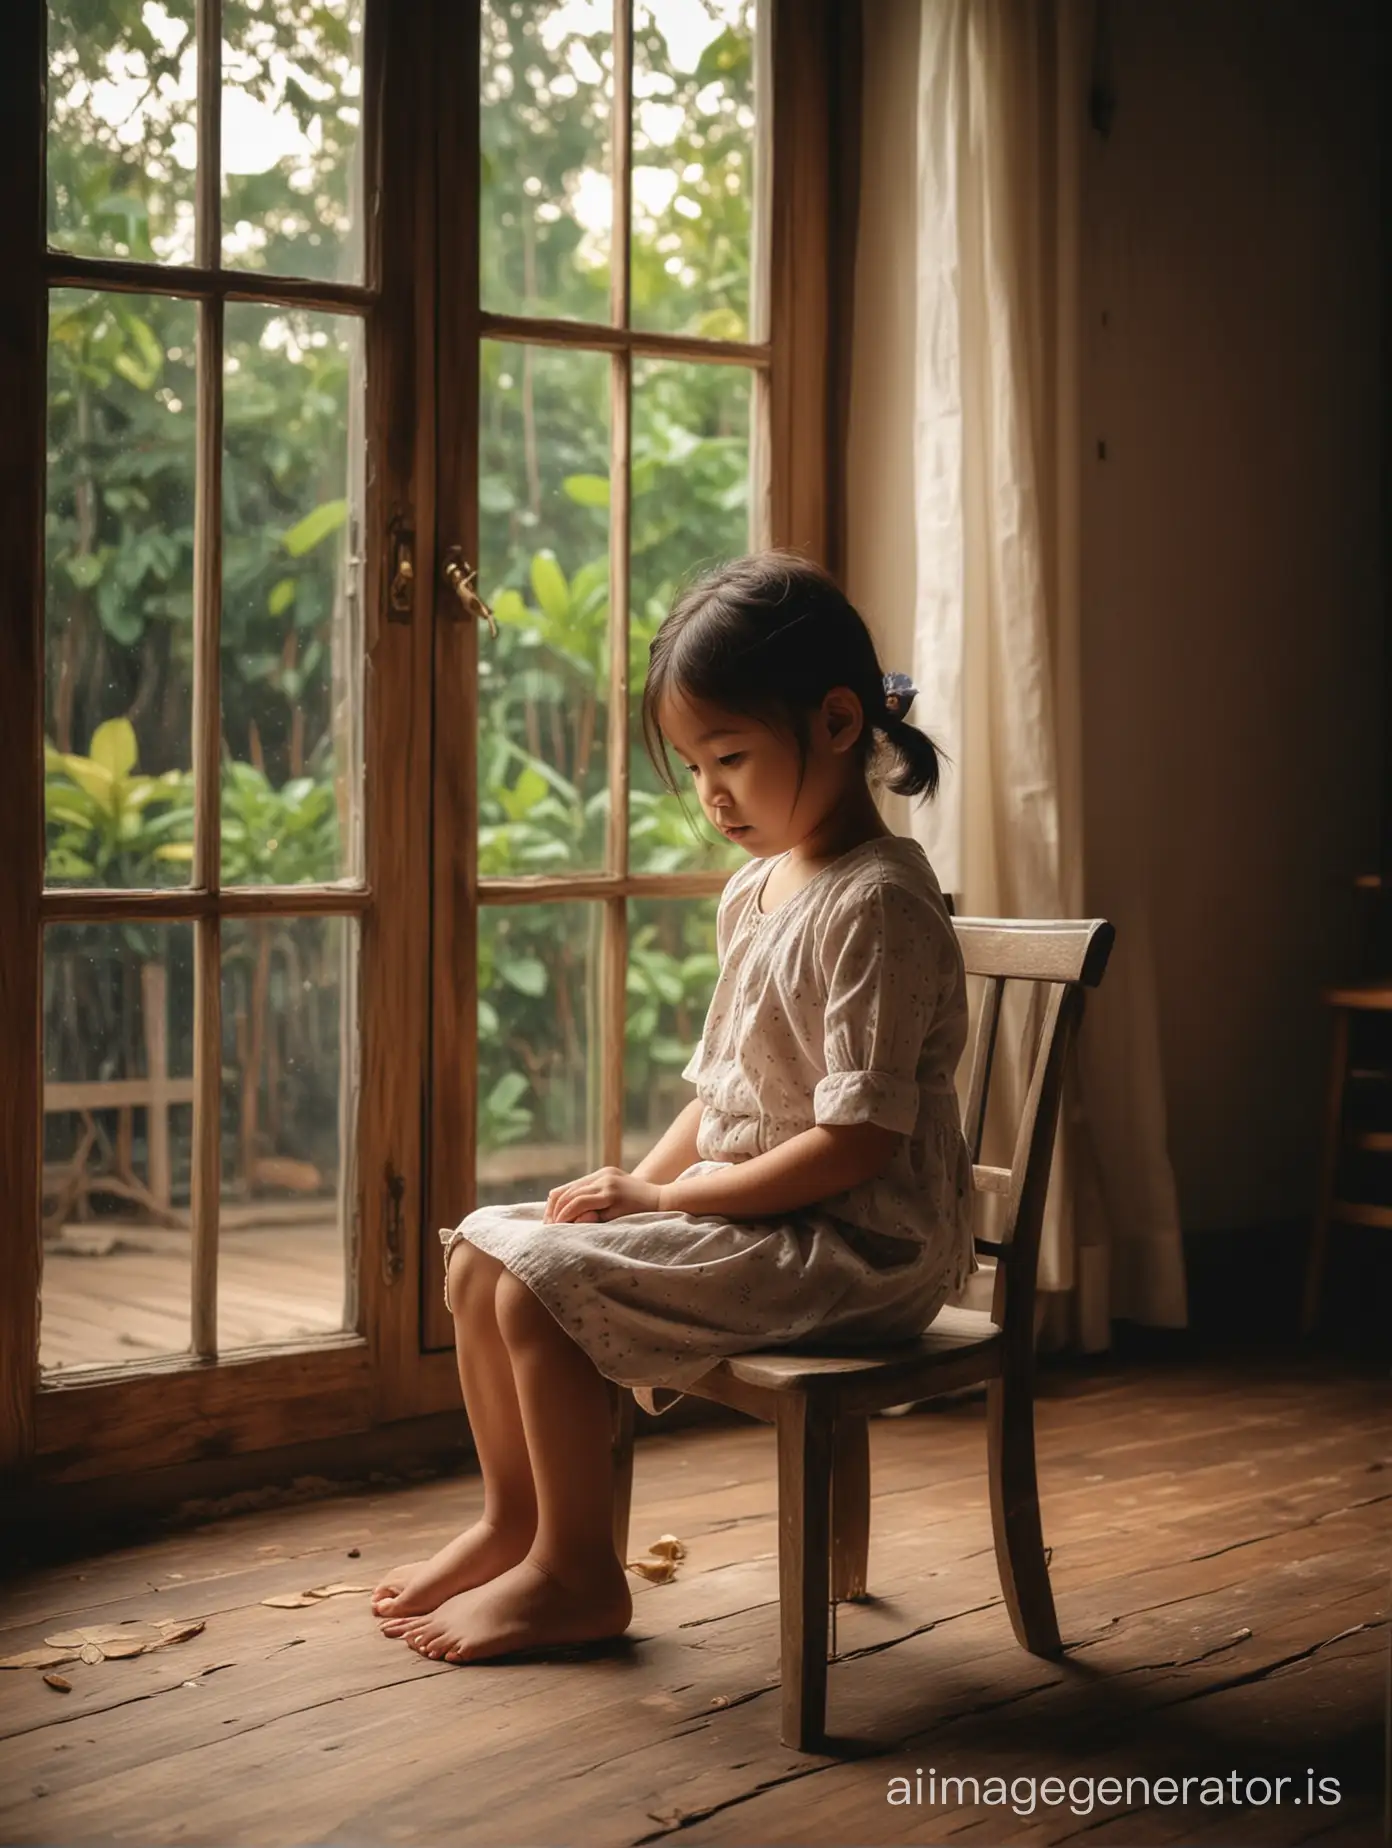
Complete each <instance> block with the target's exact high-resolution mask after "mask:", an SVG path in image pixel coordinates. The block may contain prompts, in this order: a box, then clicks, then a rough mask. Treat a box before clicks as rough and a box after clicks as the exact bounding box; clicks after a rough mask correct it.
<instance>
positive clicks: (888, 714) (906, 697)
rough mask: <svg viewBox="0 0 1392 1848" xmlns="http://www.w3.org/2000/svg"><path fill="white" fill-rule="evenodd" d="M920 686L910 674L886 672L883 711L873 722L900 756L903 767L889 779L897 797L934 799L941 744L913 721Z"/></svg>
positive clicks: (881, 698)
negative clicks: (911, 721) (912, 707)
mask: <svg viewBox="0 0 1392 1848" xmlns="http://www.w3.org/2000/svg"><path fill="white" fill-rule="evenodd" d="M917 697H918V688H917V687H916V686H915V685H914V683H913V682H912V680H910V679H909V677H908V675H907V674H886V675H885V676H884V681H883V690H882V692H881V696H880V700H879V707H880V709H879V711H878V712H876V713H875V714H874V716H873V717H872V718H871V721H870V723H871V724H872V725H873V726H874V728H875V730H876V731H877V732H879V734H880V735H881V737H882V738H883V739H884V741H885V744H886V745H887V746H888V748H889V750H890V751H891V752H892V753H893V754H894V756H895V757H897V758H898V759H899V768H898V769H897V770H896V771H895V772H894V774H893V775H892V776H891V777H889V778H888V779H887V781H888V784H889V787H890V788H891V789H892V790H893V791H894V793H895V795H896V796H924V797H926V798H927V799H928V800H929V801H930V802H931V801H932V799H933V797H934V796H935V795H937V793H938V777H939V773H940V769H941V765H940V763H939V756H940V753H939V751H938V747H937V746H936V745H935V744H934V743H933V740H932V739H931V738H930V737H929V736H928V734H927V732H922V731H920V730H919V729H918V727H917V726H916V725H910V724H909V709H910V707H911V706H912V705H913V703H914V701H915V699H917Z"/></svg>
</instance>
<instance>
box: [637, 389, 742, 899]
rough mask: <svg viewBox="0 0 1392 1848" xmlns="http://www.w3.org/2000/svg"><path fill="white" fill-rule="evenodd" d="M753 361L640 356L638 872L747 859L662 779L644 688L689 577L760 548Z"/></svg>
mask: <svg viewBox="0 0 1392 1848" xmlns="http://www.w3.org/2000/svg"><path fill="white" fill-rule="evenodd" d="M752 377H753V375H752V373H750V372H749V371H748V370H747V369H746V368H745V367H743V366H703V365H692V364H688V363H686V362H682V361H672V360H636V361H635V362H634V367H633V516H632V548H633V549H632V567H631V580H630V582H631V590H630V596H631V600H632V611H631V621H630V629H629V636H630V644H629V686H630V687H631V688H632V690H633V710H632V723H631V727H630V731H631V742H630V761H631V766H632V790H631V793H630V805H629V838H630V844H631V852H630V857H631V862H632V866H633V870H634V871H635V872H652V873H670V872H676V871H679V870H691V869H695V868H699V867H711V866H737V865H739V864H740V863H741V861H742V860H743V859H744V855H743V854H742V853H741V852H740V850H739V848H738V847H736V846H735V845H734V844H733V843H732V842H730V841H727V840H725V839H723V838H722V837H721V836H720V835H718V834H717V833H716V832H715V830H714V829H713V828H712V827H711V826H710V825H709V823H708V822H707V821H706V820H705V818H704V816H703V815H702V814H701V808H700V804H699V803H698V802H697V801H696V799H695V796H694V794H690V793H688V794H686V795H685V797H684V806H683V803H682V802H679V801H678V799H677V798H676V797H675V796H673V795H670V794H667V793H666V792H664V791H663V789H662V786H661V783H660V782H659V780H658V777H657V773H656V771H655V770H654V769H653V767H652V765H651V764H650V763H649V761H648V755H647V751H646V750H645V749H644V746H643V737H642V727H641V722H640V714H639V696H640V692H641V688H642V686H643V682H644V679H645V677H646V674H647V667H648V648H649V645H650V644H651V642H652V638H653V636H654V635H655V634H656V633H657V631H658V628H659V627H660V626H661V623H662V620H663V618H664V617H665V616H666V614H667V612H668V610H669V609H670V608H671V606H672V602H673V599H674V598H675V596H676V594H677V591H678V590H679V589H680V587H681V586H682V584H683V583H685V582H686V581H687V580H688V579H689V578H690V577H691V576H693V575H694V574H695V573H696V572H698V571H699V570H701V569H702V568H703V567H705V566H709V565H713V564H717V563H719V562H720V560H722V559H726V558H737V557H739V556H740V554H741V553H743V552H746V551H747V550H748V549H749V472H750V470H749V416H750V386H751V381H752Z"/></svg>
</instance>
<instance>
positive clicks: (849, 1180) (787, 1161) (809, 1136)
mask: <svg viewBox="0 0 1392 1848" xmlns="http://www.w3.org/2000/svg"><path fill="white" fill-rule="evenodd" d="M688 1108H689V1106H688ZM685 1115H686V1113H685V1112H683V1113H682V1115H681V1116H680V1117H678V1118H677V1121H676V1123H674V1124H673V1125H672V1128H671V1129H670V1130H668V1132H667V1136H664V1138H663V1140H662V1142H661V1143H659V1144H658V1147H657V1148H656V1149H654V1150H653V1154H652V1155H650V1156H649V1157H648V1160H649V1161H651V1160H652V1159H653V1157H654V1156H656V1155H658V1154H659V1153H661V1151H662V1150H663V1149H664V1148H665V1147H666V1144H667V1138H668V1137H670V1136H672V1135H674V1134H675V1132H676V1130H677V1129H678V1128H679V1127H680V1125H681V1124H682V1122H683V1121H684V1120H685ZM899 1140H900V1135H899V1132H898V1131H897V1130H892V1129H883V1128H881V1126H880V1125H879V1124H878V1123H835V1124H819V1125H818V1126H817V1127H816V1128H815V1129H805V1130H803V1132H802V1134H801V1135H798V1136H792V1137H790V1138H789V1140H788V1141H787V1142H780V1143H779V1145H778V1147H777V1148H776V1149H769V1150H768V1152H767V1153H766V1154H763V1155H756V1156H754V1157H753V1159H752V1160H750V1161H742V1162H737V1163H735V1165H734V1166H733V1167H729V1168H723V1169H721V1170H720V1171H719V1172H718V1173H715V1174H694V1175H692V1176H691V1177H690V1178H689V1179H688V1180H685V1181H678V1180H677V1179H676V1178H675V1175H674V1176H673V1177H672V1179H671V1180H670V1181H669V1182H667V1183H666V1184H665V1185H662V1186H660V1187H659V1189H658V1210H659V1211H660V1212H664V1213H669V1212H670V1213H692V1214H702V1213H707V1214H711V1215H713V1216H715V1217H717V1218H720V1219H769V1218H773V1217H775V1216H776V1215H778V1214H781V1213H795V1212H797V1211H798V1210H799V1209H800V1208H801V1207H805V1206H815V1205H816V1204H817V1202H818V1201H821V1200H829V1199H830V1198H831V1197H832V1196H833V1195H834V1194H839V1193H845V1192H846V1190H847V1189H848V1188H851V1187H858V1186H860V1184H861V1183H862V1182H863V1181H868V1180H872V1179H873V1178H874V1176H875V1175H877V1174H879V1173H880V1172H881V1171H882V1170H883V1168H884V1167H885V1166H886V1164H887V1163H888V1161H889V1158H890V1156H891V1155H892V1154H893V1152H894V1146H895V1144H896V1143H897V1142H898V1141H899ZM694 1159H695V1158H694V1157H693V1160H694ZM676 1172H677V1173H680V1172H681V1170H680V1169H678V1170H677V1171H676ZM634 1173H635V1175H639V1170H637V1169H635V1170H634ZM640 1178H646V1179H649V1180H651V1179H652V1178H654V1177H653V1176H652V1175H651V1174H649V1175H647V1176H640Z"/></svg>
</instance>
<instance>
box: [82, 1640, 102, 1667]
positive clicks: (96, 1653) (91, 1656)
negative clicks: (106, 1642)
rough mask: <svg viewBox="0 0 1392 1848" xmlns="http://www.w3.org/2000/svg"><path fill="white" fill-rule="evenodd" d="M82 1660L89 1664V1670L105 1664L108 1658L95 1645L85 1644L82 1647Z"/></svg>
mask: <svg viewBox="0 0 1392 1848" xmlns="http://www.w3.org/2000/svg"><path fill="white" fill-rule="evenodd" d="M82 1660H83V1661H84V1662H85V1663H86V1664H87V1666H88V1668H95V1667H96V1666H97V1663H98V1662H104V1661H105V1660H106V1657H105V1656H104V1655H103V1654H102V1652H101V1650H100V1649H99V1648H98V1647H97V1645H96V1644H95V1643H84V1644H83V1645H82Z"/></svg>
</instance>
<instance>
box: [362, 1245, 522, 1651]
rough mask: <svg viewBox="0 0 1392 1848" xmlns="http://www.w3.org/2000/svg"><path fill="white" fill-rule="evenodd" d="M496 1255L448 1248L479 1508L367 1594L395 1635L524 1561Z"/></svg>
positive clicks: (518, 1436)
mask: <svg viewBox="0 0 1392 1848" xmlns="http://www.w3.org/2000/svg"><path fill="white" fill-rule="evenodd" d="M504 1274H505V1273H504V1271H503V1267H502V1265H501V1264H500V1263H499V1262H498V1260H497V1259H496V1258H490V1257H489V1256H488V1255H487V1253H486V1252H482V1251H480V1250H479V1249H478V1248H477V1246H474V1245H471V1244H469V1243H468V1241H467V1240H461V1242H460V1243H459V1244H457V1245H456V1246H455V1248H454V1250H453V1251H452V1252H451V1253H450V1267H449V1299H450V1302H451V1304H452V1305H453V1309H454V1350H455V1355H456V1357H457V1359H458V1362H459V1384H460V1386H461V1387H462V1389H463V1392H464V1404H465V1406H466V1408H467V1410H468V1413H469V1429H470V1430H471V1431H472V1433H473V1438H474V1447H475V1449H476V1450H477V1451H478V1459H479V1466H480V1468H481V1469H482V1471H483V1514H482V1516H481V1517H480V1519H479V1520H477V1521H475V1522H474V1524H473V1526H472V1527H467V1528H465V1530H464V1532H463V1533H461V1534H458V1535H456V1536H455V1538H454V1539H453V1540H451V1541H450V1542H449V1544H448V1545H447V1546H443V1547H441V1548H440V1551H439V1552H438V1553H436V1554H435V1555H434V1557H433V1558H431V1559H423V1560H417V1561H415V1563H414V1564H412V1565H407V1566H396V1567H394V1568H393V1569H392V1570H391V1571H390V1572H388V1573H387V1575H386V1577H385V1578H384V1579H383V1580H382V1582H381V1584H380V1585H379V1586H378V1587H377V1589H376V1591H375V1592H374V1593H373V1594H372V1608H373V1611H374V1612H375V1613H376V1614H377V1616H379V1617H384V1618H385V1619H386V1620H387V1621H386V1622H385V1623H383V1625H382V1629H383V1631H384V1632H385V1633H386V1634H387V1635H388V1636H400V1635H401V1634H402V1633H403V1631H404V1630H405V1628H406V1625H407V1623H408V1622H409V1621H412V1620H413V1619H415V1618H417V1617H419V1616H421V1615H422V1614H424V1613H425V1612H427V1611H433V1610H434V1609H435V1608H436V1606H437V1605H439V1604H440V1603H442V1602H443V1601H444V1600H445V1599H446V1598H450V1597H453V1596H455V1594H456V1593H458V1592H461V1591H466V1590H468V1589H469V1587H470V1586H473V1585H482V1584H484V1583H485V1582H486V1581H487V1580H488V1579H491V1578H495V1577H496V1576H497V1575H498V1573H500V1572H506V1571H507V1569H508V1567H509V1566H515V1565H516V1564H517V1562H518V1560H520V1559H522V1558H523V1557H524V1556H525V1555H526V1552H527V1548H528V1547H529V1546H530V1545H531V1543H532V1536H533V1534H534V1533H535V1532H536V1519H537V1508H536V1489H535V1486H534V1484H533V1482H532V1470H531V1464H530V1462H529V1460H528V1456H527V1440H526V1437H525V1435H524V1433H523V1429H522V1417H521V1413H520V1411H519V1409H518V1404H517V1388H516V1386H515V1385H514V1383H513V1377H512V1361H511V1358H510V1357H509V1355H508V1351H507V1348H506V1346H505V1345H504V1342H503V1338H502V1336H501V1334H500V1333H499V1331H498V1318H497V1312H496V1308H495V1303H496V1295H497V1284H498V1279H499V1277H500V1276H502V1275H504Z"/></svg>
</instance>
